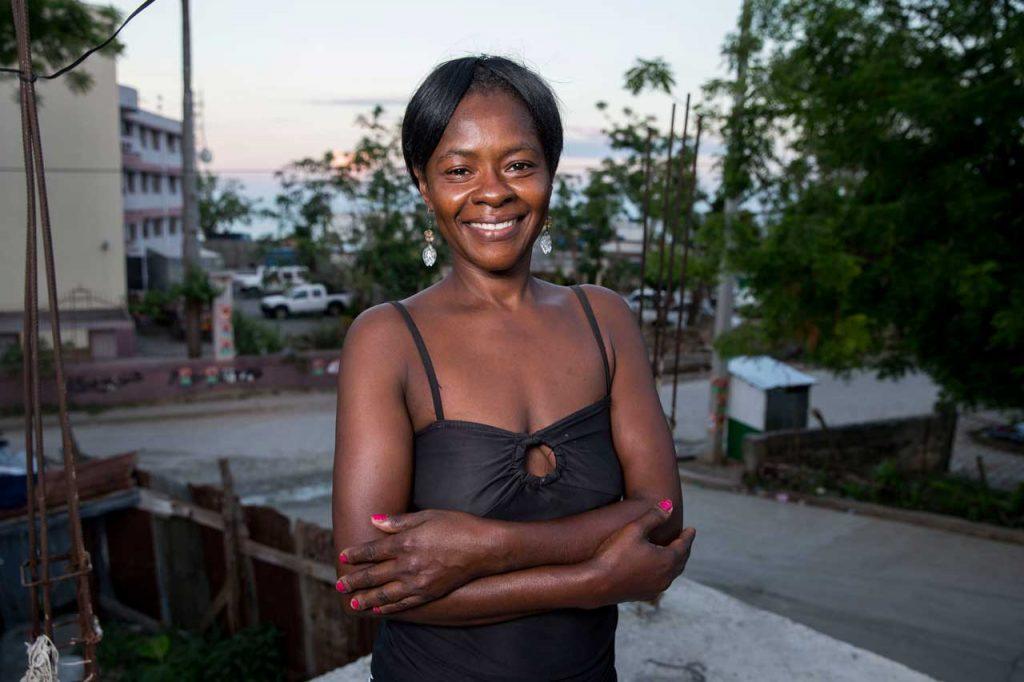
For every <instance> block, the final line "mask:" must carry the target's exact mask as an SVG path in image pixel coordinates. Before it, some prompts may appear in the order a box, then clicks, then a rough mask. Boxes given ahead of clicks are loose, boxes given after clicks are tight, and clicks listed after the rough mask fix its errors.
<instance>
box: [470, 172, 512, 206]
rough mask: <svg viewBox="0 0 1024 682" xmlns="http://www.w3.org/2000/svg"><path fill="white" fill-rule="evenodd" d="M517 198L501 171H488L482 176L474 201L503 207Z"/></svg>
mask: <svg viewBox="0 0 1024 682" xmlns="http://www.w3.org/2000/svg"><path fill="white" fill-rule="evenodd" d="M514 197H515V192H513V191H512V188H511V187H510V186H509V184H508V183H507V182H505V178H504V177H503V176H502V174H501V172H500V171H496V170H494V169H487V170H485V171H484V172H483V173H481V175H480V186H479V187H478V188H477V191H476V193H475V196H474V197H473V200H474V201H476V202H477V203H481V204H487V205H488V206H501V205H502V204H505V203H506V202H508V201H510V200H511V199H512V198H514Z"/></svg>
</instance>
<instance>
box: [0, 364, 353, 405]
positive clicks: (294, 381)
mask: <svg viewBox="0 0 1024 682" xmlns="http://www.w3.org/2000/svg"><path fill="white" fill-rule="evenodd" d="M337 357H338V352H337V351H310V352H306V353H301V354H296V355H291V356H290V355H284V354H278V355H264V356H246V357H239V358H235V359H234V360H232V361H229V362H216V361H214V360H213V359H212V358H206V359H199V360H185V359H181V360H177V359H163V358H160V359H153V358H126V359H121V360H109V361H94V362H85V363H77V364H69V365H68V366H67V377H68V379H67V386H68V400H69V401H70V402H71V404H72V406H74V407H87V406H106V407H113V406H116V405H129V404H134V403H144V402H155V401H165V400H183V399H184V400H195V399H201V398H202V397H204V396H208V395H215V394H225V393H226V394H238V393H248V392H252V391H262V390H267V389H273V390H282V389H302V388H330V387H331V386H333V385H334V384H335V382H336V381H337V373H338V363H337ZM55 388H56V386H55V385H54V382H53V378H52V377H45V378H44V379H43V384H42V401H43V404H44V405H51V406H52V405H55V404H56V394H55ZM21 405H22V389H21V380H20V376H19V375H17V374H13V375H12V374H8V375H3V374H0V409H3V410H9V411H10V410H18V409H20V408H21Z"/></svg>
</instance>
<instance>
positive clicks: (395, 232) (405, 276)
mask: <svg viewBox="0 0 1024 682" xmlns="http://www.w3.org/2000/svg"><path fill="white" fill-rule="evenodd" d="M383 114H384V109H383V108H382V107H380V106H377V107H374V109H373V110H372V111H371V112H370V113H369V114H368V115H360V116H359V117H357V118H356V126H357V127H359V128H361V129H362V130H363V131H364V134H363V137H362V138H360V139H359V141H358V142H357V143H356V145H355V148H354V149H353V150H352V151H351V152H350V153H349V154H346V155H345V157H344V158H343V159H342V160H341V161H340V162H339V163H338V165H337V176H336V182H337V184H338V187H339V188H340V189H341V191H342V192H343V193H344V194H345V195H346V196H347V197H348V198H349V200H351V201H352V202H354V203H355V204H356V205H358V206H360V207H361V211H360V213H359V215H358V220H357V222H356V226H355V230H354V232H353V234H352V237H351V239H350V240H349V245H350V246H352V247H354V248H355V249H357V251H356V258H355V273H354V274H355V280H356V282H357V291H362V292H368V294H369V299H370V301H368V302H373V303H375V302H378V301H381V300H387V299H393V298H404V297H405V296H408V295H409V294H411V293H413V292H415V291H418V290H420V289H422V288H424V287H426V286H428V285H429V284H430V283H431V282H432V281H433V280H434V279H435V277H436V276H437V273H438V271H439V269H440V266H441V265H443V264H444V263H445V262H446V260H447V259H448V253H447V249H445V248H444V245H443V243H440V241H441V240H440V237H441V235H440V233H439V232H438V230H437V229H436V227H434V226H433V225H432V222H431V220H430V219H429V217H428V216H427V214H426V211H425V209H424V208H423V206H422V203H421V202H420V201H419V200H418V197H419V195H418V193H417V191H416V189H415V188H414V187H413V186H412V184H411V182H410V180H409V176H408V174H407V172H406V169H405V164H404V162H403V161H402V152H401V127H400V125H397V124H396V125H393V126H389V125H387V124H385V123H384V121H383ZM429 227H434V234H435V239H436V241H435V248H436V249H437V255H438V259H437V263H436V264H435V265H434V267H433V268H430V269H428V268H426V267H425V266H424V265H423V261H422V259H421V258H420V251H421V250H422V249H423V247H424V246H426V242H425V240H424V239H423V231H424V230H425V229H427V228H429Z"/></svg>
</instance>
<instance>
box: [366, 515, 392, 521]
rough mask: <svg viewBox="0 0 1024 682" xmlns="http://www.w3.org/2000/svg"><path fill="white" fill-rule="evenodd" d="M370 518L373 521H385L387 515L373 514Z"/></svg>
mask: <svg viewBox="0 0 1024 682" xmlns="http://www.w3.org/2000/svg"><path fill="white" fill-rule="evenodd" d="M370 518H371V519H373V520H374V521H387V520H388V515H387V514H374V515H373V516H371V517H370Z"/></svg>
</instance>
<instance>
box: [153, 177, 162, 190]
mask: <svg viewBox="0 0 1024 682" xmlns="http://www.w3.org/2000/svg"><path fill="white" fill-rule="evenodd" d="M161 191H162V190H161V189H160V176H159V175H156V174H154V175H153V193H154V194H160V192H161Z"/></svg>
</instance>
